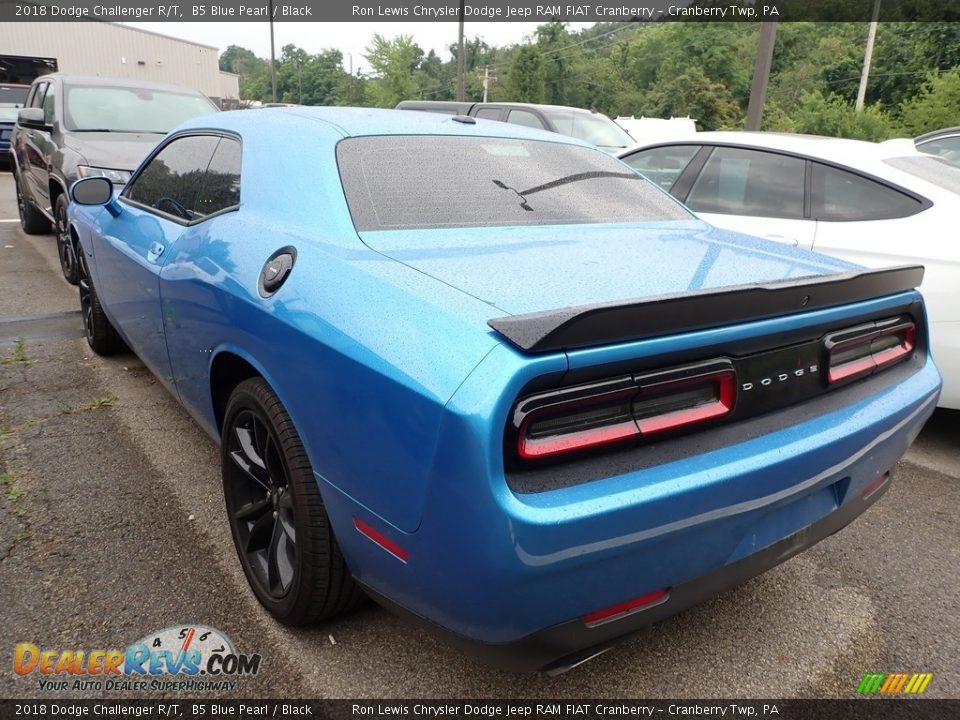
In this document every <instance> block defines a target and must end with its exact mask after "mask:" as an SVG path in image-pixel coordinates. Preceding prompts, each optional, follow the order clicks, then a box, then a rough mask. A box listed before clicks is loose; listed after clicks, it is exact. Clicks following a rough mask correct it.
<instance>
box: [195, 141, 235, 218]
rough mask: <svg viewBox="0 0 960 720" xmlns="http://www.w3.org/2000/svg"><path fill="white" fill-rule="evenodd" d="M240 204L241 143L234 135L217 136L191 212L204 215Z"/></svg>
mask: <svg viewBox="0 0 960 720" xmlns="http://www.w3.org/2000/svg"><path fill="white" fill-rule="evenodd" d="M239 204H240V143H239V142H238V141H236V140H234V139H233V138H226V137H225V138H220V143H219V144H218V145H217V149H216V151H215V152H214V153H213V159H212V160H210V166H209V167H208V168H207V174H206V175H205V176H204V179H203V185H201V186H200V192H199V193H198V194H197V202H196V205H195V207H194V216H195V217H198V218H199V217H206V216H207V215H212V214H213V213H217V212H220V211H221V210H226V209H227V208H231V207H236V206H237V205H239Z"/></svg>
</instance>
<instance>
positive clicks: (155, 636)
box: [13, 625, 260, 692]
mask: <svg viewBox="0 0 960 720" xmlns="http://www.w3.org/2000/svg"><path fill="white" fill-rule="evenodd" d="M259 670H260V656H259V655H256V654H254V655H245V654H242V653H238V652H237V650H236V648H235V647H234V644H233V641H231V640H230V638H228V637H227V636H226V635H225V634H224V633H222V632H220V631H219V630H216V629H215V628H211V627H205V626H203V625H175V626H173V627H168V628H164V629H163V630H159V631H157V632H153V633H150V634H149V635H146V636H144V637H143V638H141V639H140V640H138V641H137V642H135V643H133V644H132V645H130V646H129V647H128V648H126V649H125V650H119V649H114V650H78V649H69V650H62V649H43V648H40V647H38V646H36V645H33V644H31V643H20V644H18V645H17V646H16V648H15V649H14V653H13V671H14V672H15V673H16V674H17V675H20V676H35V677H36V678H37V684H38V689H39V690H43V691H59V690H71V691H76V690H81V691H83V690H88V691H92V692H105V691H106V692H111V691H118V692H121V691H128V692H145V691H151V690H155V691H164V692H170V691H183V692H210V691H219V692H222V691H232V690H234V689H235V688H236V685H237V680H236V679H235V678H237V677H241V676H252V675H256V674H257V672H259Z"/></svg>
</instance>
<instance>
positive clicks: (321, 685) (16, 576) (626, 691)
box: [0, 171, 960, 699]
mask: <svg viewBox="0 0 960 720" xmlns="http://www.w3.org/2000/svg"><path fill="white" fill-rule="evenodd" d="M15 219H16V205H15V202H14V189H13V181H12V178H11V176H10V174H9V173H8V172H5V171H0V358H2V362H0V476H2V480H3V483H2V487H0V492H2V494H0V595H2V600H0V635H2V637H3V638H4V643H3V645H2V646H0V657H2V660H0V697H6V698H24V697H35V696H39V697H52V695H51V694H50V693H49V692H42V691H41V690H40V689H39V688H38V685H37V680H36V679H35V676H34V677H26V678H21V677H18V676H16V675H15V674H14V673H13V672H12V671H11V668H12V661H13V650H14V645H15V644H16V643H21V642H30V643H34V644H36V645H37V646H39V647H42V648H59V649H102V648H123V647H126V646H127V645H129V644H130V643H131V642H134V641H135V640H137V639H138V638H140V637H142V636H144V635H146V634H147V633H149V632H151V631H154V630H157V629H160V628H164V627H168V626H172V625H176V624H181V623H200V624H203V625H207V626H212V627H215V628H219V629H221V630H222V631H224V632H225V633H226V634H227V635H229V636H230V637H231V638H232V639H233V641H234V642H235V644H236V646H237V648H238V649H240V650H242V651H244V652H248V653H254V652H255V653H259V654H260V655H261V656H262V658H263V661H262V665H261V671H260V673H259V674H258V675H257V676H256V677H253V678H244V679H242V680H240V681H239V684H238V686H237V689H236V691H235V692H233V693H227V696H235V697H250V696H261V697H274V698H276V697H315V698H323V697H338V698H339V697H343V698H364V697H369V698H378V697H405V698H417V697H449V698H480V697H484V698H504V699H507V698H520V697H522V698H538V697H544V698H562V697H581V698H583V697H595V698H605V697H644V698H656V697H664V698H666V697H685V698H711V697H757V698H764V697H841V698H850V697H853V696H854V691H855V689H856V686H857V684H858V683H859V681H860V679H861V678H862V676H863V675H864V673H866V672H925V673H933V676H934V677H933V680H932V681H931V683H930V685H929V687H928V689H927V691H926V694H927V695H928V696H931V697H958V696H960V669H958V664H957V658H958V652H957V649H958V648H960V531H958V529H960V522H958V517H957V508H958V506H960V430H958V428H960V412H957V411H943V410H938V411H937V413H936V414H935V416H934V417H933V419H932V421H931V422H930V423H929V424H928V426H927V427H926V428H925V429H924V431H923V433H922V434H921V436H920V438H919V440H918V442H917V444H916V446H915V447H914V448H913V449H912V450H911V452H910V453H909V455H908V456H907V458H906V459H905V460H904V461H903V462H901V463H900V465H899V466H898V468H897V472H896V481H895V483H894V485H893V487H892V488H891V490H890V491H889V492H888V493H887V495H886V496H885V497H884V498H883V499H882V500H881V501H880V502H879V503H878V505H877V506H875V507H874V508H872V509H871V510H870V511H869V512H868V513H867V514H865V515H864V516H863V517H861V518H860V519H859V520H857V521H856V522H855V523H854V524H853V525H851V526H850V527H848V528H846V529H845V530H844V531H842V532H841V533H839V534H838V535H835V536H833V537H831V538H829V539H827V540H825V541H824V542H822V543H820V544H819V545H817V546H816V547H814V548H813V549H812V550H810V551H808V552H806V553H804V554H802V555H800V556H799V557H797V558H795V559H793V560H790V561H788V562H787V563H786V564H784V565H782V566H780V567H779V568H777V569H775V570H773V571H771V572H769V573H767V574H766V575H764V576H762V577H760V578H757V579H754V580H753V581H751V582H749V583H747V584H746V585H744V586H742V587H740V588H738V589H736V590H734V591H732V592H729V593H726V594H724V595H722V596H721V597H719V598H716V599H714V600H713V601H711V602H709V603H707V604H705V605H703V606H701V607H699V608H696V609H694V610H692V611H689V612H687V613H684V614H682V615H680V616H678V617H675V618H673V619H671V620H668V621H666V622H664V623H661V624H659V625H657V626H655V627H654V628H652V629H651V630H649V631H648V632H646V633H645V634H643V635H641V636H639V637H637V638H635V639H633V640H631V641H629V642H627V643H626V644H624V645H622V646H621V647H619V648H617V649H615V650H614V651H612V652H609V653H607V654H605V655H603V656H601V657H599V658H597V659H596V660H594V661H592V662H590V663H588V664H586V665H584V666H582V667H580V668H577V669H576V670H574V671H572V672H570V673H567V674H565V675H562V676H559V677H553V678H551V677H547V676H540V675H529V676H515V675H511V674H507V673H503V672H499V671H496V670H491V669H489V668H487V667H485V666H483V665H481V664H479V663H477V662H475V661H473V660H472V659H470V658H468V657H466V656H464V655H462V654H461V653H460V652H459V651H457V650H456V649H453V648H451V647H448V646H447V645H445V644H444V643H443V642H442V641H439V640H435V639H434V638H432V637H429V636H426V635H424V634H423V633H422V632H421V631H420V630H419V629H417V628H414V627H411V626H409V625H407V624H406V623H404V622H402V621H401V620H399V619H396V618H394V617H393V616H391V615H390V614H388V613H387V612H386V611H384V610H382V609H380V608H378V607H377V606H375V605H372V604H368V605H366V606H365V607H363V608H361V609H360V610H358V611H356V612H354V613H353V614H351V615H349V616H348V617H345V618H343V619H340V620H338V621H336V622H332V623H328V624H325V625H323V626H322V627H318V628H315V629H312V630H309V631H303V630H297V631H293V630H289V629H287V628H284V627H282V626H280V625H278V624H277V623H275V622H274V621H273V620H272V619H271V618H270V617H268V615H267V614H266V612H264V611H263V610H262V609H261V608H260V606H259V605H258V604H257V602H256V601H255V600H254V598H253V595H252V594H251V593H250V592H249V591H248V590H247V586H246V581H245V579H244V577H243V575H242V573H241V570H240V566H239V563H238V562H237V560H236V557H235V554H234V550H233V545H232V542H231V539H230V535H229V529H228V527H227V523H226V518H225V513H224V509H223V501H222V495H221V490H220V474H219V460H218V454H217V448H216V446H215V445H214V443H213V442H212V441H211V440H210V439H209V438H208V437H207V436H206V435H205V434H204V433H203V432H202V431H201V430H200V429H199V428H198V427H197V426H196V425H195V424H194V423H193V421H192V420H191V419H190V418H189V416H188V415H187V414H186V412H184V411H183V410H182V409H181V408H180V406H179V405H178V404H177V403H176V402H175V401H174V400H173V398H172V397H170V396H169V395H168V393H167V392H166V390H164V388H163V387H162V386H161V385H160V384H159V383H157V382H156V381H155V380H154V379H153V377H152V376H151V375H150V373H149V372H148V371H147V370H146V369H145V368H144V366H143V365H142V364H141V363H140V362H139V361H138V360H137V359H136V358H135V357H133V356H132V355H127V356H120V357H118V358H112V359H103V358H99V357H97V356H94V355H93V354H92V353H91V352H90V350H89V349H88V347H87V345H86V342H85V341H84V340H83V338H82V329H81V322H80V316H79V312H78V302H77V293H76V289H75V288H74V287H72V286H69V285H67V284H66V283H65V282H64V281H63V279H62V278H61V276H60V272H59V268H58V265H57V259H56V251H55V244H54V239H53V237H52V236H35V237H30V236H26V235H25V234H23V233H22V232H21V230H20V227H19V224H18V223H17V222H16V221H15ZM18 338H20V339H18ZM439 581H442V578H438V582H439ZM67 694H74V695H77V696H81V695H82V694H81V693H67ZM57 696H63V695H57Z"/></svg>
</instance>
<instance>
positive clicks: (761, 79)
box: [747, 22, 777, 130]
mask: <svg viewBox="0 0 960 720" xmlns="http://www.w3.org/2000/svg"><path fill="white" fill-rule="evenodd" d="M776 39H777V23H776V22H763V23H760V43H759V45H758V46H757V64H756V65H754V66H753V84H752V85H751V86H750V104H749V105H748V106H747V130H759V129H760V122H761V120H763V104H764V103H765V102H766V100H767V84H768V83H769V82H770V67H771V65H773V46H774V43H775V41H776Z"/></svg>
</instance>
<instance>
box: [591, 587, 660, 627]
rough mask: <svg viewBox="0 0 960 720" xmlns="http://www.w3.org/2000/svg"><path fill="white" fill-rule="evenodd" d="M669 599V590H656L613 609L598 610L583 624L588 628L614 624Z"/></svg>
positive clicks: (612, 607) (614, 606) (613, 606)
mask: <svg viewBox="0 0 960 720" xmlns="http://www.w3.org/2000/svg"><path fill="white" fill-rule="evenodd" d="M669 598H670V590H669V589H667V588H662V589H660V590H654V591H653V592H651V593H647V594H646V595H641V596H640V597H638V598H634V599H633V600H627V601H626V602H622V603H619V604H617V605H612V606H611V607H608V608H605V609H603V610H597V611H596V612H592V613H590V614H589V615H584V616H583V624H584V625H586V626H587V627H596V626H597V625H603V624H604V623H608V622H613V621H614V620H619V619H620V618H623V617H626V616H627V615H632V614H633V613H636V612H640V611H641V610H647V609H648V608H652V607H654V606H656V605H660V604H662V603H665V602H666V601H667V600H668V599H669Z"/></svg>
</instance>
